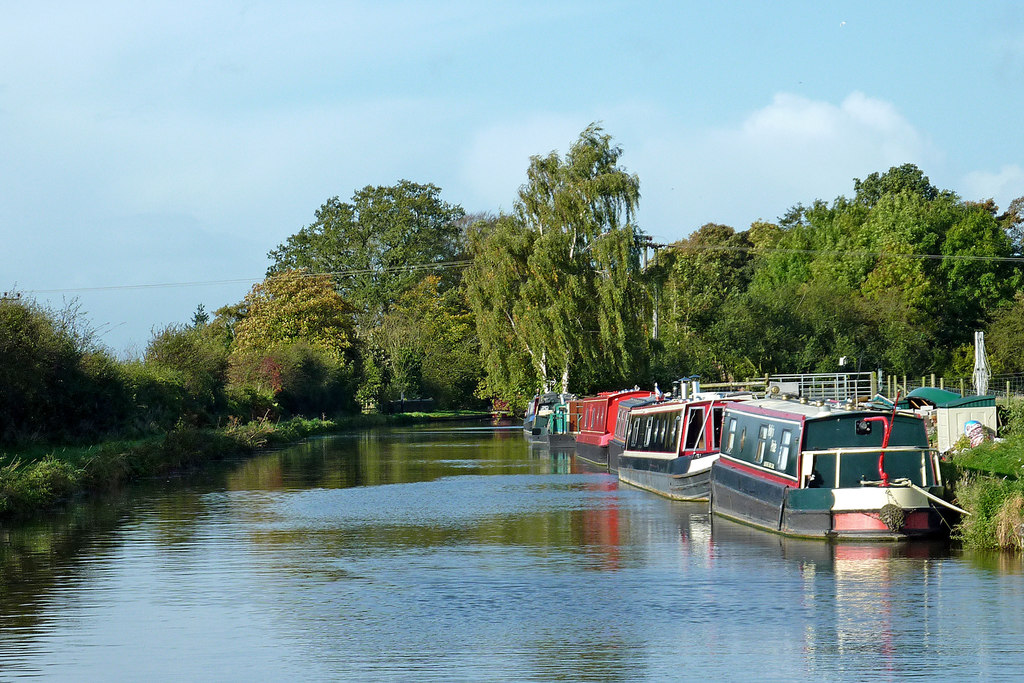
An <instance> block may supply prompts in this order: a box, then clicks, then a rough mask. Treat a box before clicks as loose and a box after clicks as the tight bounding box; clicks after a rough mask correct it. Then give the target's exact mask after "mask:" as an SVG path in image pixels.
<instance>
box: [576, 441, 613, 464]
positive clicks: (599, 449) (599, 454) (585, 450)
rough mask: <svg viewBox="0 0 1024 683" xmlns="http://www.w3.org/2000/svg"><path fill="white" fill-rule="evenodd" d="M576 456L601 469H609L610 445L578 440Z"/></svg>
mask: <svg viewBox="0 0 1024 683" xmlns="http://www.w3.org/2000/svg"><path fill="white" fill-rule="evenodd" d="M576 458H577V459H579V460H586V461H587V463H588V464H590V465H591V466H593V467H596V468H598V469H601V470H607V469H608V447H607V446H596V445H594V444H592V443H585V442H582V441H577V442H576Z"/></svg>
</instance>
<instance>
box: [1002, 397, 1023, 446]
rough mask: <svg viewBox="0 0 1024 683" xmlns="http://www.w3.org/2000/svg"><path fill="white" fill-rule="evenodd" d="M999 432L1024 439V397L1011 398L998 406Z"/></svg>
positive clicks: (1006, 435) (1004, 435) (1005, 435)
mask: <svg viewBox="0 0 1024 683" xmlns="http://www.w3.org/2000/svg"><path fill="white" fill-rule="evenodd" d="M997 409H998V413H999V434H1000V436H1003V437H1014V438H1015V439H1019V440H1022V441H1024V399H1022V398H1011V399H1008V400H1007V401H1006V402H1005V403H1000V404H999V405H998V406H997Z"/></svg>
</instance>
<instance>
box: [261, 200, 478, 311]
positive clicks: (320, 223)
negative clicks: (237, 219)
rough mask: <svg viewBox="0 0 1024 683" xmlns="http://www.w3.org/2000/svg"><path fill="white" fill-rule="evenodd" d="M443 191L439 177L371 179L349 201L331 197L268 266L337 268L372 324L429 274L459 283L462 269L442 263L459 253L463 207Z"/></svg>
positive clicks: (341, 287) (338, 279) (446, 283)
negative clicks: (432, 180) (386, 182)
mask: <svg viewBox="0 0 1024 683" xmlns="http://www.w3.org/2000/svg"><path fill="white" fill-rule="evenodd" d="M440 193H441V190H440V188H438V187H437V186H435V185H429V184H428V185H421V184H418V183H413V182H410V181H408V180H401V181H399V182H398V183H397V184H395V185H391V186H376V187H374V186H369V185H368V186H366V187H364V188H363V189H361V190H359V191H357V192H356V193H355V194H353V195H352V200H351V202H343V201H341V200H339V199H338V198H337V197H332V198H331V199H329V200H327V202H326V203H325V204H324V205H323V206H321V207H320V208H319V209H318V210H317V212H316V216H315V218H316V220H314V222H313V223H312V224H310V225H308V226H306V227H304V228H302V229H301V230H299V232H298V233H296V234H294V235H292V236H291V237H289V238H288V239H287V240H286V241H285V242H284V243H283V244H281V245H278V247H277V248H276V249H273V250H271V251H270V253H269V254H268V256H269V257H270V258H271V259H272V260H273V264H272V265H271V267H270V269H269V271H268V273H269V274H273V273H278V272H282V271H286V270H290V269H294V268H304V269H306V270H308V271H309V272H313V273H330V274H332V276H333V277H334V279H335V283H336V286H337V288H338V291H339V293H340V294H341V295H342V296H343V297H344V298H345V299H346V300H348V301H350V302H351V303H352V304H353V305H354V306H355V307H356V309H357V312H358V313H359V315H360V317H361V318H362V320H363V323H364V327H367V328H369V327H373V326H374V325H375V324H376V323H377V322H379V320H380V317H381V316H382V315H383V314H384V313H385V312H386V311H387V310H388V308H389V307H390V306H391V304H392V303H393V302H395V301H396V300H397V299H398V297H399V296H400V295H401V294H402V292H404V291H406V290H407V289H408V288H409V287H411V286H413V285H415V284H416V283H417V282H419V281H420V280H421V279H422V278H423V277H424V276H425V275H427V274H430V273H435V274H438V275H439V276H440V278H441V279H440V282H441V285H442V287H443V288H445V289H448V288H450V287H452V286H454V285H455V284H457V283H458V281H459V278H458V274H457V273H456V272H455V271H453V270H452V269H446V268H445V267H444V266H445V264H449V263H450V262H452V261H454V260H456V259H458V258H459V256H460V254H461V249H462V227H461V225H460V219H461V218H462V217H463V215H464V213H465V212H464V211H463V210H462V208H461V207H459V206H456V205H454V204H449V203H447V202H445V201H443V200H442V199H441V197H440Z"/></svg>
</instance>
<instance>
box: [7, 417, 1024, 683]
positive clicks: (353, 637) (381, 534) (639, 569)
mask: <svg viewBox="0 0 1024 683" xmlns="http://www.w3.org/2000/svg"><path fill="white" fill-rule="evenodd" d="M1021 568H1022V567H1021V561H1020V560H1019V559H1018V558H1015V557H1006V556H1000V555H967V554H963V553H959V552H951V551H950V550H949V549H948V548H946V547H945V546H944V545H941V544H940V545H927V544H914V545H907V546H891V545H863V544H860V545H857V544H852V545H838V546H837V545H827V544H824V543H818V542H798V541H791V540H785V539H782V538H780V537H777V536H773V535H770V534H766V533H762V532H759V531H757V530H754V529H748V528H746V527H743V526H740V525H736V524H732V523H728V522H725V521H722V520H717V519H716V520H714V521H712V519H711V518H710V517H709V515H708V513H707V509H706V507H705V506H704V505H700V504H682V503H673V502H670V501H666V500H663V499H661V498H658V497H656V496H654V495H653V494H649V493H646V492H643V491H639V490H635V489H630V488H628V487H625V486H624V487H621V488H620V487H619V486H618V485H617V482H616V480H615V479H613V478H611V477H609V476H608V475H603V474H596V473H588V472H585V471H582V470H578V469H577V468H576V465H575V463H573V461H572V459H571V458H569V457H568V456H565V455H554V456H553V455H551V454H548V453H545V452H541V451H531V450H530V449H529V447H528V446H527V445H526V444H525V443H524V441H523V438H522V435H521V432H520V431H519V430H500V429H498V430H495V429H490V428H439V427H437V426H432V427H429V428H404V429H394V430H380V431H373V432H367V433H360V434H355V435H345V436H338V437H332V438H325V439H317V440H313V441H309V442H306V443H303V444H301V445H298V446H296V447H294V448H290V449H287V450H283V451H279V452H275V453H271V454H267V455H264V456H261V457H258V458H256V459H251V460H246V461H241V462H234V463H227V464H225V465H223V466H219V467H218V468H216V469H211V470H205V471H204V472H203V473H201V474H200V475H195V476H193V477H188V478H176V479H172V480H168V481H160V482H152V483H147V484H145V485H142V486H139V487H135V488H133V489H132V490H131V491H130V492H127V493H125V494H124V495H122V496H121V497H119V498H116V499H114V500H105V501H104V502H103V503H102V504H98V503H96V504H92V505H82V506H78V507H76V508H74V509H72V510H69V511H68V512H67V513H66V514H63V515H61V516H60V517H59V518H57V519H49V520H47V521H46V522H37V523H31V524H26V525H21V526H14V527H10V526H9V527H4V528H3V529H0V571H2V576H0V680H17V679H24V678H40V679H43V680H76V681H81V680H85V681H109V680H467V681H469V680H472V681H477V680H542V681H550V680H569V681H578V680H593V681H607V680H637V679H648V680H651V679H654V680H673V679H675V680H686V679H721V680H794V679H800V680H851V681H861V680H904V679H908V678H909V679H913V678H917V679H920V680H935V679H946V680H963V679H986V680H988V679H995V678H1006V679H1015V678H1018V677H1019V676H1020V675H1021V672H1022V671H1024V576H1022V571H1021Z"/></svg>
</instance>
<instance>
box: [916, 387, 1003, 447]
mask: <svg viewBox="0 0 1024 683" xmlns="http://www.w3.org/2000/svg"><path fill="white" fill-rule="evenodd" d="M904 401H906V403H904ZM904 401H900V407H904V406H906V407H910V408H914V409H916V410H926V411H931V412H932V413H933V414H934V424H935V431H936V437H937V439H938V443H937V448H938V449H939V451H940V452H945V451H948V450H949V449H950V448H952V447H953V444H955V443H956V442H957V440H958V439H959V438H960V437H961V436H964V435H965V432H964V425H965V424H967V423H968V422H970V421H972V420H974V421H976V422H980V423H981V424H982V426H983V427H984V428H985V431H986V432H987V433H988V434H990V435H995V433H996V426H997V422H996V397H995V396H961V395H960V394H958V393H956V392H953V391H945V390H943V389H936V388H935V387H921V388H919V389H914V390H913V391H911V392H910V393H909V394H908V395H907V397H906V399H904Z"/></svg>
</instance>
